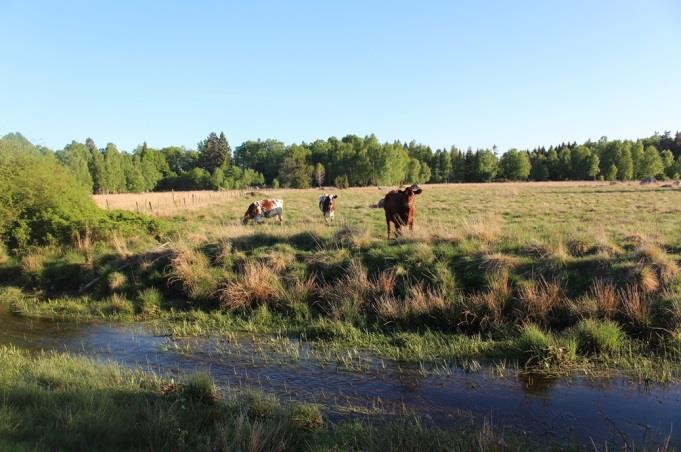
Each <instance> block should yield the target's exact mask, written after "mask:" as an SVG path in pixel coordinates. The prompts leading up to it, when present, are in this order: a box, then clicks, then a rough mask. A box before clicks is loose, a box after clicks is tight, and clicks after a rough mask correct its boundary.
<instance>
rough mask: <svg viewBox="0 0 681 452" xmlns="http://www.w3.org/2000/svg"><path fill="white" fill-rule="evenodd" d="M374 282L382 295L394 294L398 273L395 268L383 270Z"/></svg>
mask: <svg viewBox="0 0 681 452" xmlns="http://www.w3.org/2000/svg"><path fill="white" fill-rule="evenodd" d="M373 283H374V285H375V287H376V289H377V290H378V293H379V294H380V295H388V296H389V295H392V294H393V291H394V290H395V284H396V283H397V274H396V273H395V270H394V269H388V270H383V271H381V272H380V273H379V274H378V276H376V279H375V281H373Z"/></svg>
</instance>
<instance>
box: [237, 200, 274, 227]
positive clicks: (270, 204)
mask: <svg viewBox="0 0 681 452" xmlns="http://www.w3.org/2000/svg"><path fill="white" fill-rule="evenodd" d="M283 216H284V200H283V199H263V200H262V201H255V202H253V203H251V205H250V206H248V210H246V213H245V214H244V218H243V219H242V220H241V223H242V224H247V223H248V222H249V221H250V220H253V222H254V223H256V224H257V223H262V221H263V220H264V219H265V218H272V217H277V218H279V223H281V222H282V221H283V220H284V217H283Z"/></svg>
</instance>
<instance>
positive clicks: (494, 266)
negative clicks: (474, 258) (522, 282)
mask: <svg viewBox="0 0 681 452" xmlns="http://www.w3.org/2000/svg"><path fill="white" fill-rule="evenodd" d="M519 264H520V259H519V258H518V257H516V256H511V255H509V254H503V253H492V254H485V255H483V256H482V259H481V260H480V266H481V267H482V268H483V269H484V270H485V272H487V273H501V272H504V271H505V272H508V271H510V270H513V269H514V268H515V267H517V266H518V265H519Z"/></svg>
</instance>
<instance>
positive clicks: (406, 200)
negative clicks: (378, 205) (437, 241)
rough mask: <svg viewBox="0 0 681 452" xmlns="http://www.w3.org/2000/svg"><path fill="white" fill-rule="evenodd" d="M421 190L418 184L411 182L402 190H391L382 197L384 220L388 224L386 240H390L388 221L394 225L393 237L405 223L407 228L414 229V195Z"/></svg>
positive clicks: (398, 233)
mask: <svg viewBox="0 0 681 452" xmlns="http://www.w3.org/2000/svg"><path fill="white" fill-rule="evenodd" d="M422 191H423V190H421V187H419V186H418V184H413V185H411V186H410V187H407V188H405V189H404V190H393V191H391V192H389V193H387V194H386V195H385V197H384V198H383V209H384V210H385V222H386V224H387V226H388V240H390V223H393V224H394V225H395V237H397V236H399V235H400V233H401V232H402V231H401V229H400V228H401V227H402V226H403V225H407V226H408V227H409V230H410V231H412V230H413V229H414V216H415V215H416V195H419V194H421V192H422Z"/></svg>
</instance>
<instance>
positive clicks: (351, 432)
mask: <svg viewBox="0 0 681 452" xmlns="http://www.w3.org/2000/svg"><path fill="white" fill-rule="evenodd" d="M0 360H1V361H2V363H3V366H2V367H0V393H1V394H2V398H1V399H0V449H2V450H7V451H24V450H32V451H43V450H44V451H47V450H70V451H81V450H82V451H86V450H112V451H113V450H116V451H121V450H167V451H175V450H177V451H179V450H197V451H201V450H206V451H212V450H230V451H232V450H233V451H241V450H243V451H246V450H248V451H275V450H280V451H285V450H310V451H340V450H363V451H384V450H396V449H398V448H399V449H401V450H406V451H412V450H413V451H416V450H426V451H428V450H433V451H435V450H438V451H439V450H452V451H457V450H471V448H479V447H483V448H485V450H526V448H527V447H532V448H536V447H538V444H534V443H530V442H529V440H528V439H520V438H516V437H513V436H512V435H510V434H504V433H503V431H502V430H501V429H498V428H496V427H492V426H490V425H488V424H485V425H483V426H481V427H475V426H468V427H466V428H465V429H462V430H455V431H443V430H439V429H437V428H434V427H428V426H426V425H424V424H423V423H421V422H420V420H419V419H416V418H413V417H407V418H404V419H397V420H394V421H390V422H381V423H374V422H371V420H370V418H366V419H364V420H355V421H349V422H340V423H329V422H328V421H326V420H325V419H324V416H323V414H322V412H321V411H320V409H319V407H318V406H315V405H309V404H282V403H281V402H279V401H278V400H277V399H276V398H274V397H273V396H269V395H264V394H262V393H258V392H253V391H241V390H238V389H230V390H228V391H227V392H226V393H222V394H221V393H219V392H218V391H217V389H216V388H215V386H214V385H213V383H212V381H211V379H210V377H209V376H208V375H205V374H198V375H194V376H189V377H187V378H186V379H185V380H184V381H181V382H175V381H173V380H168V379H164V378H162V377H160V376H157V375H153V374H148V373H144V372H140V371H135V370H124V369H121V368H119V367H117V366H116V365H114V364H103V363H97V362H95V361H92V360H90V359H86V358H79V357H73V356H69V355H66V354H60V353H40V354H37V355H29V354H28V353H26V352H22V351H19V350H17V349H14V348H11V347H5V346H2V347H0ZM551 447H555V446H552V445H549V446H546V445H544V448H545V449H549V448H551Z"/></svg>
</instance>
